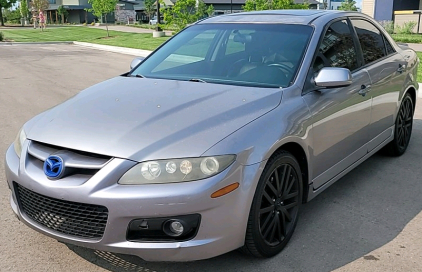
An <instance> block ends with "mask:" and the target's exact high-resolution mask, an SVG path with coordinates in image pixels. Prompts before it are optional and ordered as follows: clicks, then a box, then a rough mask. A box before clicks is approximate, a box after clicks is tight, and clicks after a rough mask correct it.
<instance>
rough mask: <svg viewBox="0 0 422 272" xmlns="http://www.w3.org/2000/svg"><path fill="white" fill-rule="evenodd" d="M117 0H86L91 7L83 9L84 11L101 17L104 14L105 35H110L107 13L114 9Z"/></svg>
mask: <svg viewBox="0 0 422 272" xmlns="http://www.w3.org/2000/svg"><path fill="white" fill-rule="evenodd" d="M117 2H118V1H117V0H88V3H89V4H91V5H92V8H90V9H85V10H86V11H89V12H92V13H93V14H94V15H95V16H97V17H100V18H102V17H103V16H104V18H105V25H106V29H107V37H110V35H109V33H108V25H107V14H108V13H111V12H113V11H114V10H115V8H116V5H117Z"/></svg>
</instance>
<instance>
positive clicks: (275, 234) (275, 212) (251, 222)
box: [241, 151, 303, 257]
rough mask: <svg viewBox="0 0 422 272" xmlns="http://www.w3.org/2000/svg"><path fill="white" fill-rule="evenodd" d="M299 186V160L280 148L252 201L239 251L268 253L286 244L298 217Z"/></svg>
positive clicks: (300, 194) (266, 254)
mask: <svg viewBox="0 0 422 272" xmlns="http://www.w3.org/2000/svg"><path fill="white" fill-rule="evenodd" d="M302 187H303V186H302V175H301V171H300V167H299V163H298V162H297V160H296V159H295V157H294V156H293V155H292V154H290V153H289V152H286V151H281V152H279V153H277V154H276V155H275V156H273V157H272V158H271V159H270V161H269V162H268V163H267V166H266V167H265V169H264V171H263V173H262V175H261V178H260V180H259V183H258V186H257V190H256V192H255V196H254V199H253V202H252V207H251V211H250V214H249V219H248V226H247V231H246V238H245V245H244V246H243V247H242V248H241V250H242V251H243V252H245V253H248V254H251V255H253V256H256V257H271V256H274V255H276V254H277V253H279V252H280V251H281V250H282V249H283V248H284V247H285V246H286V244H287V243H288V242H289V240H290V238H291V237H292V235H293V232H294V229H295V227H296V223H297V220H298V215H299V208H300V204H301V201H302V193H303V188H302Z"/></svg>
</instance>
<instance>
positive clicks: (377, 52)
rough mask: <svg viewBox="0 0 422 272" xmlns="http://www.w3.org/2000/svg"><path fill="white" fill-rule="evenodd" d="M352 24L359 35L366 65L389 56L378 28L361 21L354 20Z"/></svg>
mask: <svg viewBox="0 0 422 272" xmlns="http://www.w3.org/2000/svg"><path fill="white" fill-rule="evenodd" d="M352 24H353V26H354V27H355V29H356V33H357V35H358V38H359V42H360V46H361V48H362V53H363V59H364V61H365V63H371V62H374V61H377V60H379V59H381V58H383V57H385V56H386V55H387V53H386V48H385V45H384V39H383V37H382V34H381V32H380V31H379V29H378V28H377V27H376V26H374V25H373V24H372V23H370V22H368V21H365V20H359V19H353V20H352ZM390 46H391V45H390Z"/></svg>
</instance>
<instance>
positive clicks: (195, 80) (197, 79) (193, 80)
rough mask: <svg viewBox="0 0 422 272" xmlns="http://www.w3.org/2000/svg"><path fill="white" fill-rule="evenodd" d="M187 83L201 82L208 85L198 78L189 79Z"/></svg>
mask: <svg viewBox="0 0 422 272" xmlns="http://www.w3.org/2000/svg"><path fill="white" fill-rule="evenodd" d="M189 81H192V82H201V83H208V82H206V81H205V80H203V79H200V78H192V79H189Z"/></svg>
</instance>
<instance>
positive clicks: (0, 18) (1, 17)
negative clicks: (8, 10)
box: [0, 6, 4, 26]
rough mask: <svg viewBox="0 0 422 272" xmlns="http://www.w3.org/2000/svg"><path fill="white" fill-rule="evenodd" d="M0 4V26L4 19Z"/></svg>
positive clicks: (2, 24)
mask: <svg viewBox="0 0 422 272" xmlns="http://www.w3.org/2000/svg"><path fill="white" fill-rule="evenodd" d="M2 9H3V8H2V6H0V21H1V26H4V20H3V11H2Z"/></svg>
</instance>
